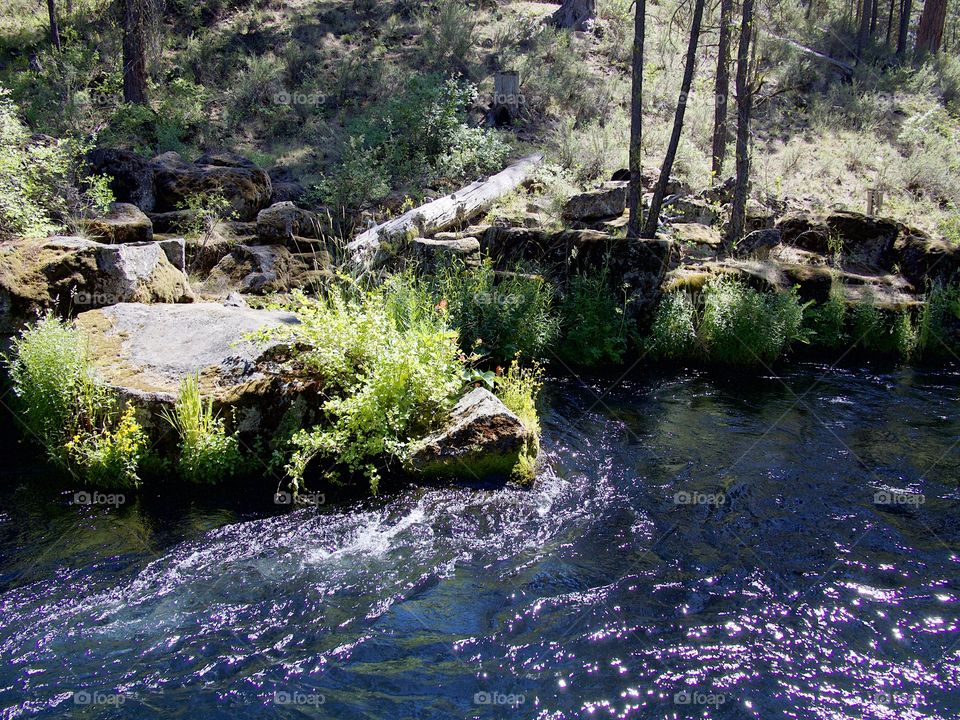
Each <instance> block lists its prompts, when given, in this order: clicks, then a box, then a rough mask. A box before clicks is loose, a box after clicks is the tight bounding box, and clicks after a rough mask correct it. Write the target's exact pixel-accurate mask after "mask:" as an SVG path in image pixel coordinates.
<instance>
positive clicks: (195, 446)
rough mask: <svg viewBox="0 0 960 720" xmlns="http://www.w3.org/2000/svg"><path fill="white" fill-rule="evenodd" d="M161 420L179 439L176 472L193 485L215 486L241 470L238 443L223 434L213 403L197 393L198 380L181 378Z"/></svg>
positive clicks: (233, 438)
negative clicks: (172, 404) (171, 403)
mask: <svg viewBox="0 0 960 720" xmlns="http://www.w3.org/2000/svg"><path fill="white" fill-rule="evenodd" d="M163 417H164V419H165V420H166V421H167V423H169V425H170V427H172V428H173V429H174V430H175V431H176V432H177V435H178V436H179V437H180V463H179V467H180V473H181V474H182V475H183V477H184V478H185V479H187V480H189V481H191V482H195V483H210V484H212V483H218V482H221V481H222V480H225V479H227V478H228V477H230V476H231V475H234V474H236V473H237V472H240V471H241V470H242V469H243V464H244V463H243V455H242V453H241V452H240V441H239V440H238V438H237V436H236V435H235V434H229V433H227V431H226V427H225V425H224V422H223V419H222V418H220V417H219V416H218V415H217V414H216V413H215V412H214V409H213V401H212V400H210V399H204V398H203V396H202V394H201V393H200V378H199V377H198V376H196V375H194V376H190V377H188V378H185V379H184V380H183V382H182V383H181V384H180V395H179V397H178V398H177V402H176V404H175V405H174V407H173V410H172V411H170V410H166V409H165V410H164V413H163Z"/></svg>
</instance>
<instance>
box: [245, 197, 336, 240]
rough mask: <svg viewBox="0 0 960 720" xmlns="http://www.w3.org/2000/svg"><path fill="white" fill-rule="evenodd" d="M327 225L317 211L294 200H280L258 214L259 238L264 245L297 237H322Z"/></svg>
mask: <svg viewBox="0 0 960 720" xmlns="http://www.w3.org/2000/svg"><path fill="white" fill-rule="evenodd" d="M326 227H327V226H326V223H325V222H324V221H323V219H322V218H321V217H320V216H319V215H317V214H316V213H314V212H310V211H309V210H304V209H302V208H299V207H297V206H296V205H294V204H293V203H292V202H278V203H274V204H273V205H271V206H270V207H268V208H265V209H264V210H261V211H260V213H259V214H258V215H257V240H258V241H259V242H261V243H263V244H264V245H283V244H286V243H288V242H295V241H296V239H297V238H310V239H320V238H323V236H324V230H325V229H326Z"/></svg>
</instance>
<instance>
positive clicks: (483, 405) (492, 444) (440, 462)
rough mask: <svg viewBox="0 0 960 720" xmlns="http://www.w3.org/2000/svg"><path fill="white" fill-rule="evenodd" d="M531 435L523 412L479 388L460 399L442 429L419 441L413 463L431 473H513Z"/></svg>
mask: <svg viewBox="0 0 960 720" xmlns="http://www.w3.org/2000/svg"><path fill="white" fill-rule="evenodd" d="M528 436H529V431H528V430H527V428H526V427H525V426H524V424H523V422H522V421H521V420H520V418H518V417H517V416H516V415H514V414H513V413H512V412H510V410H509V409H508V408H507V406H506V405H504V404H503V402H501V401H500V399H499V398H498V397H497V396H496V395H494V394H493V393H492V392H490V391H489V390H485V389H484V388H475V389H473V390H471V391H470V392H469V393H467V394H466V395H464V396H463V397H462V398H461V399H460V401H459V402H458V403H457V404H456V406H455V407H454V408H453V410H452V411H451V413H450V418H449V419H448V421H447V424H446V425H445V426H444V427H443V428H442V429H441V430H439V431H438V432H436V433H434V434H432V435H430V436H429V437H426V438H424V439H423V440H421V441H420V442H419V443H417V445H416V446H415V448H414V450H413V453H412V455H411V458H410V462H409V464H410V467H411V469H412V470H413V471H414V472H416V473H418V474H420V475H423V476H426V477H449V478H462V479H465V480H483V479H486V478H489V477H509V476H510V474H511V473H512V472H513V470H514V468H515V467H516V466H517V463H518V462H519V460H520V453H521V452H523V450H524V447H525V445H526V441H527V439H528Z"/></svg>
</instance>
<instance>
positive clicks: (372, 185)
mask: <svg viewBox="0 0 960 720" xmlns="http://www.w3.org/2000/svg"><path fill="white" fill-rule="evenodd" d="M341 153H342V154H341V157H340V162H339V163H338V164H337V165H336V166H335V167H334V168H333V170H332V172H331V173H330V174H329V175H328V176H327V177H326V178H324V180H323V181H322V182H320V184H319V185H318V186H317V187H316V190H315V193H314V194H315V195H316V196H318V197H319V199H320V200H321V201H322V202H324V203H327V204H329V205H332V206H333V207H335V208H340V209H341V210H346V211H356V210H359V209H360V208H361V207H363V206H364V205H366V204H367V203H375V202H377V201H378V200H382V199H383V198H384V197H386V196H387V194H388V193H389V192H390V184H389V180H390V179H389V176H388V175H387V173H386V170H384V167H383V161H382V160H381V159H380V158H379V156H378V154H377V151H376V150H375V149H373V148H369V147H366V146H365V145H364V139H363V138H362V137H351V138H350V139H349V140H348V141H347V143H346V145H345V146H344V147H343V149H342V151H341Z"/></svg>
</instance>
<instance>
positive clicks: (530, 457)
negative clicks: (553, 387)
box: [495, 361, 543, 482]
mask: <svg viewBox="0 0 960 720" xmlns="http://www.w3.org/2000/svg"><path fill="white" fill-rule="evenodd" d="M495 387H496V393H497V397H499V398H500V400H501V401H502V402H503V404H504V405H506V406H507V408H509V409H510V411H511V412H513V414H514V415H516V416H517V417H518V418H520V420H521V422H523V424H524V426H525V427H526V428H527V433H528V434H527V439H526V441H525V442H524V446H523V449H522V450H521V451H520V460H519V462H518V463H517V467H516V468H515V470H514V473H513V474H514V477H515V478H516V479H518V480H520V481H523V482H531V481H532V480H533V479H534V478H535V477H536V471H537V457H538V456H539V454H540V417H539V415H538V413H537V398H538V397H539V395H540V390H541V389H542V388H543V373H542V371H541V369H540V366H539V365H534V366H532V367H522V366H521V365H520V363H519V362H517V361H514V362H512V363H511V364H510V367H509V368H507V371H506V372H505V373H503V374H502V375H500V376H498V377H497V378H496V381H495Z"/></svg>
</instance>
